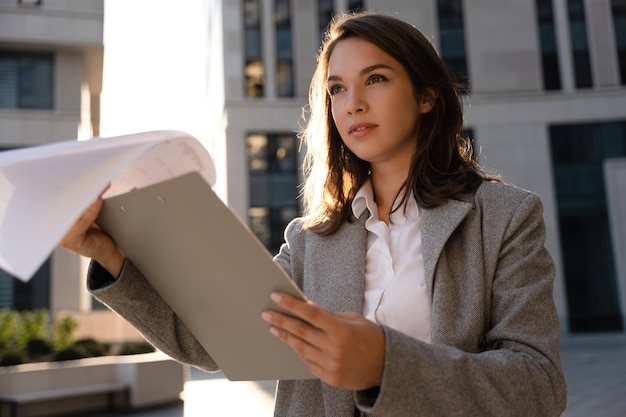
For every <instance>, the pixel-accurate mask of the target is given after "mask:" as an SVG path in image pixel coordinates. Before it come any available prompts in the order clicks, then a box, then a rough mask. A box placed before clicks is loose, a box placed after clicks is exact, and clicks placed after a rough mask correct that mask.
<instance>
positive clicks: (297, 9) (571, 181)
mask: <svg viewBox="0 0 626 417" xmlns="http://www.w3.org/2000/svg"><path fill="white" fill-rule="evenodd" d="M211 4H212V7H213V13H212V14H211V22H212V23H211V25H212V26H213V25H216V26H220V29H221V30H220V31H219V33H217V34H216V38H215V39H212V42H214V43H217V44H219V45H220V46H219V47H218V48H219V49H220V51H221V52H222V53H223V58H224V59H223V63H224V64H223V70H222V74H223V75H224V83H223V86H224V92H223V96H224V107H223V113H221V114H223V115H224V117H223V119H222V120H224V121H225V123H224V126H223V130H222V131H223V136H221V137H220V138H217V140H216V142H215V143H214V145H213V146H214V150H215V151H218V152H219V153H218V155H219V157H218V158H217V159H219V158H223V160H224V161H226V163H225V164H224V165H223V166H222V167H221V171H222V172H220V174H218V178H225V179H226V181H225V182H224V183H222V184H221V186H223V187H224V189H223V190H222V191H223V195H224V196H225V197H226V198H227V200H228V202H229V203H230V205H231V206H232V207H234V208H235V209H236V211H237V212H238V213H239V214H240V215H241V216H242V217H244V218H246V219H248V222H249V224H250V226H251V227H252V228H253V230H254V231H255V232H256V233H257V235H258V236H259V237H260V238H261V239H262V240H263V241H264V242H265V243H266V245H267V246H268V247H269V248H271V249H272V250H275V249H276V247H277V245H278V244H279V242H280V241H281V239H282V230H283V227H284V225H285V223H286V221H288V219H290V218H291V217H293V214H294V213H296V212H297V211H298V210H299V207H298V203H297V201H296V200H295V198H296V195H297V189H296V188H295V187H294V184H296V183H298V182H299V181H300V178H299V177H298V176H299V171H298V169H297V167H298V166H299V163H300V162H301V161H300V158H301V153H300V154H299V153H297V152H296V150H297V149H298V147H299V143H298V141H297V139H296V137H295V134H294V132H296V131H298V129H299V128H300V127H301V126H302V120H303V119H302V117H301V115H302V113H301V108H302V107H303V106H304V105H305V104H306V102H307V93H308V85H309V81H310V79H311V76H312V73H313V69H314V66H315V56H316V53H317V50H318V48H319V45H320V39H321V38H320V36H321V34H320V33H321V31H322V30H323V28H324V27H325V26H326V24H327V23H328V21H329V17H330V16H331V15H332V14H335V13H338V12H340V11H346V10H350V9H359V8H362V9H366V10H372V11H378V12H383V13H389V14H392V15H395V16H398V17H401V18H403V19H405V20H407V21H409V22H411V23H412V24H414V25H415V26H417V27H418V28H420V29H421V30H422V31H423V32H424V33H426V34H427V35H428V36H430V37H431V38H432V40H433V42H434V44H435V45H436V46H437V48H438V49H439V51H440V52H441V54H442V56H443V58H444V60H445V61H446V62H447V63H448V65H449V67H450V68H451V70H452V72H453V73H454V74H455V75H456V76H457V77H458V78H459V79H460V80H462V81H465V82H466V83H467V86H468V87H469V93H468V94H467V95H466V96H465V97H464V104H465V119H466V131H467V132H470V134H471V135H472V139H473V140H474V142H475V143H476V144H477V146H478V150H479V158H480V162H481V163H482V164H483V165H484V166H485V167H486V168H488V169H490V170H492V171H496V172H498V173H500V174H501V175H502V176H503V177H504V178H505V179H506V180H507V181H509V182H512V183H514V184H516V185H518V186H520V187H523V188H527V189H530V190H533V191H535V192H536V193H537V194H539V196H540V197H541V198H542V201H543V203H544V209H545V216H544V217H545V221H546V226H547V230H548V238H547V243H546V245H547V247H548V250H549V251H550V253H551V254H552V256H553V257H554V260H555V262H556V264H557V277H556V282H555V289H554V294H555V300H556V303H557V309H558V312H559V316H560V318H561V320H562V327H563V329H564V331H565V332H572V333H577V332H589V331H593V332H595V331H605V332H624V321H625V319H626V266H625V265H624V255H625V254H626V246H625V243H624V242H626V235H625V234H624V226H623V224H624V223H625V218H624V215H625V213H626V205H625V202H624V197H623V196H624V195H625V194H626V188H625V187H626V185H625V184H626V177H625V175H626V174H625V168H624V165H625V163H624V162H623V161H624V159H625V158H626V73H625V71H626V69H625V68H626V49H625V48H626V2H624V1H623V0H567V1H565V0H533V1H527V0H512V1H506V2H503V1H500V0H490V1H483V0H481V1H479V0H429V1H420V2H414V1H411V0H364V1H358V2H352V1H346V0H343V1H341V0H335V1H323V0H295V1H288V0H242V1H240V2H226V1H214V2H211Z"/></svg>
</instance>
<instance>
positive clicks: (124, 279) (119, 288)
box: [87, 259, 219, 372]
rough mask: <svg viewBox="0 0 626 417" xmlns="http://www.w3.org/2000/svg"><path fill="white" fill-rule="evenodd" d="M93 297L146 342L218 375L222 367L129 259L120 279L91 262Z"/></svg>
mask: <svg viewBox="0 0 626 417" xmlns="http://www.w3.org/2000/svg"><path fill="white" fill-rule="evenodd" d="M87 287H88V289H89V291H90V292H91V294H92V295H93V296H94V297H96V298H97V299H98V300H99V301H101V302H102V303H104V304H105V305H106V306H107V307H109V308H110V309H111V310H113V311H115V312H116V313H118V314H119V315H120V316H122V317H124V318H125V319H126V320H127V321H128V322H129V323H130V324H131V325H133V326H134V327H135V328H136V329H137V330H138V331H139V332H140V333H141V334H142V335H143V336H144V337H145V338H146V340H147V341H148V342H149V343H151V344H152V345H153V346H155V347H156V348H157V349H159V350H161V351H162V352H163V353H165V354H167V355H168V356H170V357H171V358H172V359H174V360H176V361H179V362H182V363H185V364H188V365H191V366H194V367H196V368H199V369H202V370H203V371H206V372H215V371H218V370H219V368H218V366H217V365H216V364H215V362H214V361H213V359H212V358H211V357H210V356H209V354H208V353H207V352H206V350H205V349H204V348H203V347H202V345H200V343H199V342H198V340H197V339H196V338H195V337H194V336H193V334H192V333H191V332H190V331H189V329H188V328H187V327H186V326H185V324H184V323H183V322H182V321H181V320H180V319H179V318H178V316H177V315H176V314H175V313H174V312H173V311H172V309H171V308H170V306H169V305H167V303H165V301H164V300H163V298H161V296H160V295H159V294H158V293H157V292H156V290H155V289H154V288H153V287H152V286H151V285H150V284H149V283H148V281H147V280H146V279H145V277H144V276H143V275H142V274H141V272H139V270H137V268H136V267H135V265H134V264H133V263H132V262H131V261H130V260H128V259H126V260H125V261H124V265H123V267H122V271H121V272H120V276H119V277H118V279H117V280H115V279H113V277H111V275H109V273H108V272H107V271H106V270H104V268H102V267H101V266H100V265H99V264H98V263H97V262H94V261H92V262H91V264H90V266H89V271H88V274H87Z"/></svg>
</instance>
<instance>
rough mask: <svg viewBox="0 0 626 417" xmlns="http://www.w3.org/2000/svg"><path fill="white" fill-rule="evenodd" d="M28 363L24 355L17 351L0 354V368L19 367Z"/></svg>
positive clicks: (6, 351)
mask: <svg viewBox="0 0 626 417" xmlns="http://www.w3.org/2000/svg"><path fill="white" fill-rule="evenodd" d="M26 362H28V357H27V356H26V353H24V352H22V351H19V350H5V351H4V352H1V353H0V366H13V365H20V364H22V363H26Z"/></svg>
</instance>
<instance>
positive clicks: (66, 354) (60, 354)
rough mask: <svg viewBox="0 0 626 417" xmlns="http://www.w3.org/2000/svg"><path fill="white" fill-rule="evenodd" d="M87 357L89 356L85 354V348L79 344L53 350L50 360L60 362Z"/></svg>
mask: <svg viewBox="0 0 626 417" xmlns="http://www.w3.org/2000/svg"><path fill="white" fill-rule="evenodd" d="M87 357H89V356H88V355H87V352H85V349H83V348H81V347H80V346H71V347H68V348H65V349H61V350H59V351H57V352H54V353H53V354H52V357H51V358H50V360H51V361H53V362H60V361H71V360H74V359H83V358H87Z"/></svg>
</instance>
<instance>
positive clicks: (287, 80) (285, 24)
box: [274, 0, 294, 97]
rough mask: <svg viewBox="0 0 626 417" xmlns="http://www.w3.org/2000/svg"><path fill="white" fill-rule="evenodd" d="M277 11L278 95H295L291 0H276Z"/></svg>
mask: <svg viewBox="0 0 626 417" xmlns="http://www.w3.org/2000/svg"><path fill="white" fill-rule="evenodd" d="M274 5H275V13H276V57H277V65H276V87H277V89H278V91H277V95H278V97H293V96H294V75H293V51H292V45H291V36H292V32H291V10H290V9H289V0H275V3H274Z"/></svg>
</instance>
